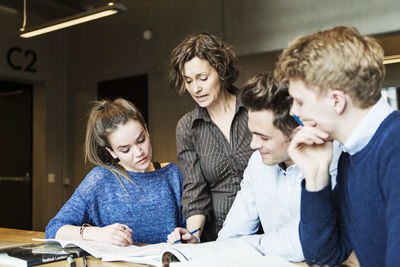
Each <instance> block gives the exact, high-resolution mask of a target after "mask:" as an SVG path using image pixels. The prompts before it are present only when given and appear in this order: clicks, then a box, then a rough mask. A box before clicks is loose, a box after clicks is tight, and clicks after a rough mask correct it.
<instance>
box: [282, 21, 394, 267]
mask: <svg viewBox="0 0 400 267" xmlns="http://www.w3.org/2000/svg"><path fill="white" fill-rule="evenodd" d="M275 74H276V76H277V77H278V78H279V79H280V80H286V81H289V94H290V95H291V96H292V98H293V106H292V110H291V112H292V114H295V115H297V116H299V117H300V118H301V120H302V121H303V122H304V124H305V126H304V127H302V128H301V129H300V130H299V131H298V132H297V133H296V135H295V136H294V137H293V139H292V141H291V144H290V145H289V148H288V153H289V156H290V157H291V159H292V160H293V161H294V163H295V164H296V165H297V166H298V167H299V168H300V170H301V171H302V172H303V173H304V175H305V181H304V182H303V183H302V196H301V221H300V226H299V232H300V240H301V243H302V247H303V253H304V256H305V259H306V261H307V263H308V264H315V263H316V264H328V265H335V264H339V263H340V262H342V261H343V260H344V259H345V258H347V256H348V255H349V254H350V252H351V251H352V250H354V251H355V254H356V255H357V258H358V260H359V261H360V264H361V266H397V265H398V264H399V263H400V253H398V252H399V247H400V164H399V162H400V142H398V138H399V136H400V112H398V111H393V110H392V109H391V108H390V106H389V105H388V104H387V103H386V102H385V101H384V100H383V99H382V98H381V91H380V90H381V85H382V83H383V80H384V76H385V69H384V66H383V49H382V48H381V46H380V45H379V44H378V42H377V41H376V40H375V39H373V38H371V37H363V36H361V35H360V34H359V33H358V31H357V30H356V29H354V28H349V27H335V28H333V29H330V30H327V31H322V32H317V33H315V34H311V35H307V36H303V37H300V38H298V39H296V40H295V41H294V42H293V43H292V44H291V45H290V46H289V47H288V48H287V49H286V50H284V51H283V53H282V55H281V57H280V59H279V61H278V64H277V68H276V70H275ZM333 139H335V140H338V141H339V142H340V143H341V144H343V150H344V151H345V152H346V153H342V155H341V157H340V159H339V166H338V176H337V185H336V187H335V189H334V190H331V186H330V179H329V173H328V166H329V162H330V159H331V156H332V145H331V143H332V142H331V140H333Z"/></svg>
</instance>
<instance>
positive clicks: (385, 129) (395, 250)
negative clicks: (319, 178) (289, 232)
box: [300, 111, 400, 267]
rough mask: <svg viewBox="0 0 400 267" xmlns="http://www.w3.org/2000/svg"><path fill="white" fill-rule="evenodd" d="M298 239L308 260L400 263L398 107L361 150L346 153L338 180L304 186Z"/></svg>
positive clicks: (373, 264) (399, 140) (399, 134)
mask: <svg viewBox="0 0 400 267" xmlns="http://www.w3.org/2000/svg"><path fill="white" fill-rule="evenodd" d="M300 239H301V243H302V247H303V252H304V256H305V258H306V261H307V263H308V264H315V263H317V264H329V265H334V264H340V263H341V262H342V261H344V260H345V259H346V258H347V257H348V255H349V254H350V252H351V251H352V250H354V251H355V253H356V255H357V258H358V260H359V262H360V264H361V266H371V267H377V266H390V267H392V266H399V264H400V112H399V111H395V112H393V113H391V114H390V115H389V116H388V117H387V118H386V119H385V120H384V121H383V122H382V124H381V125H380V126H379V128H378V130H377V131H376V133H375V134H374V136H373V137H372V139H371V140H370V142H369V143H368V144H367V145H366V146H365V147H364V148H363V149H362V150H361V151H359V152H358V153H356V154H354V155H353V156H350V157H349V156H348V154H347V153H343V154H342V156H341V158H340V160H339V167H338V176H337V186H336V188H335V190H334V192H332V191H331V190H330V185H328V186H326V187H325V188H324V189H323V190H321V191H319V192H308V191H306V189H305V187H304V181H303V188H302V199H301V222H300Z"/></svg>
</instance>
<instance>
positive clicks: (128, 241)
mask: <svg viewBox="0 0 400 267" xmlns="http://www.w3.org/2000/svg"><path fill="white" fill-rule="evenodd" d="M131 233H132V230H131V229H130V228H129V227H128V226H126V225H125V224H120V223H114V224H111V225H108V226H105V227H93V226H92V227H86V228H85V231H84V233H83V237H84V239H87V240H93V241H100V242H106V243H111V244H115V245H119V246H128V245H132V244H133V242H132V235H131Z"/></svg>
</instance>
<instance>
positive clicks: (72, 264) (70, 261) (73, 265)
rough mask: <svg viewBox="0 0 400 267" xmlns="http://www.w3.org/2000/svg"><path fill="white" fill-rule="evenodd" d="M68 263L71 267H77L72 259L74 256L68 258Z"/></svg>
mask: <svg viewBox="0 0 400 267" xmlns="http://www.w3.org/2000/svg"><path fill="white" fill-rule="evenodd" d="M67 261H68V263H69V266H70V267H75V266H76V264H75V262H74V259H73V258H72V256H68V257H67Z"/></svg>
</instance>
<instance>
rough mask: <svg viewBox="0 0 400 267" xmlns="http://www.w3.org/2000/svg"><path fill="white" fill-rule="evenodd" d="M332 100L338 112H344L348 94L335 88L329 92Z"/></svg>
mask: <svg viewBox="0 0 400 267" xmlns="http://www.w3.org/2000/svg"><path fill="white" fill-rule="evenodd" d="M329 97H330V101H331V104H332V107H333V109H334V110H335V111H336V113H337V114H342V113H343V112H344V110H345V109H346V105H347V104H348V103H347V102H348V96H347V94H346V93H345V92H343V90H340V89H333V90H330V92H329Z"/></svg>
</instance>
